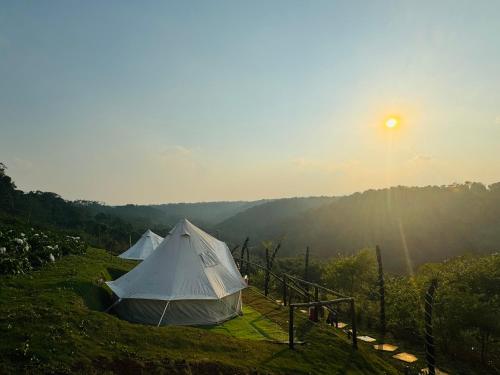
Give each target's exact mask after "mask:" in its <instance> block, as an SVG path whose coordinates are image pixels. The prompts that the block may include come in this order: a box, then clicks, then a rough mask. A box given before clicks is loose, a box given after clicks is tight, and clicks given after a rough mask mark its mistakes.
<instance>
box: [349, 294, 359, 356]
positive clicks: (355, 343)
mask: <svg viewBox="0 0 500 375" xmlns="http://www.w3.org/2000/svg"><path fill="white" fill-rule="evenodd" d="M351 327H352V347H353V348H354V349H357V348H358V333H357V331H356V310H355V307H354V298H352V299H351Z"/></svg>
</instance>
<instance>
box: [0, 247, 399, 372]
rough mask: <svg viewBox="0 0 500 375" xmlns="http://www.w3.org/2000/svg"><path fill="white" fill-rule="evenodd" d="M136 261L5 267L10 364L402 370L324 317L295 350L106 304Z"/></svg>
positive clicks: (1, 292)
mask: <svg viewBox="0 0 500 375" xmlns="http://www.w3.org/2000/svg"><path fill="white" fill-rule="evenodd" d="M133 265H134V264H133V263H132V262H128V261H124V260H121V259H119V258H116V257H113V256H111V255H109V253H107V252H105V251H104V250H97V249H89V250H88V253H87V254H86V255H69V256H67V257H64V258H62V259H61V260H59V261H58V262H56V263H54V264H49V265H46V266H44V267H43V268H41V269H40V270H38V271H35V272H32V273H31V274H27V275H22V276H1V277H0V337H2V339H1V340H0V368H1V369H2V373H6V374H10V373H11V374H19V373H41V372H42V373H62V374H64V373H68V374H69V373H85V374H89V373H99V374H100V373H120V374H127V373H130V374H137V373H158V374H161V373H179V374H191V373H197V374H247V373H293V374H307V373H311V372H315V373H325V374H337V373H338V374H396V373H397V372H396V370H395V369H394V368H393V367H392V366H391V365H390V364H388V363H386V362H385V361H383V360H382V359H381V358H380V357H378V356H377V355H375V354H374V353H373V352H371V351H369V350H368V349H364V348H361V349H360V350H358V351H354V350H353V349H352V348H351V346H350V344H349V343H348V342H347V340H346V339H345V338H343V337H339V336H336V335H335V334H334V333H333V332H332V331H331V330H328V331H327V329H326V328H324V327H321V326H315V327H313V328H312V329H311V330H310V332H309V333H308V342H309V344H307V345H304V346H299V347H298V348H297V350H295V351H290V350H289V349H288V348H287V346H285V345H282V344H277V343H272V342H267V341H257V340H253V339H249V338H247V339H243V338H237V337H233V336H231V335H228V334H224V333H221V332H218V331H217V330H207V329H204V328H195V327H160V328H157V327H152V326H144V325H139V324H132V323H129V322H126V321H123V320H120V319H119V318H117V317H116V316H114V315H111V314H107V313H104V312H102V311H103V310H104V309H105V308H106V307H108V306H109V304H110V295H109V291H108V290H107V289H106V288H105V287H104V286H103V281H104V280H109V279H112V278H116V277H118V276H119V275H120V274H122V273H123V272H126V271H127V270H129V269H130V268H131V267H133ZM244 304H246V305H247V306H249V307H251V308H252V309H253V310H254V311H255V312H257V313H260V314H263V315H266V316H270V317H272V319H273V321H274V322H275V323H276V324H278V325H282V326H283V327H286V319H287V316H286V310H284V309H283V310H280V309H279V307H278V306H277V305H276V304H274V303H272V302H270V301H268V300H266V299H264V298H263V297H260V295H259V294H257V293H252V291H251V290H247V291H246V292H245V295H244Z"/></svg>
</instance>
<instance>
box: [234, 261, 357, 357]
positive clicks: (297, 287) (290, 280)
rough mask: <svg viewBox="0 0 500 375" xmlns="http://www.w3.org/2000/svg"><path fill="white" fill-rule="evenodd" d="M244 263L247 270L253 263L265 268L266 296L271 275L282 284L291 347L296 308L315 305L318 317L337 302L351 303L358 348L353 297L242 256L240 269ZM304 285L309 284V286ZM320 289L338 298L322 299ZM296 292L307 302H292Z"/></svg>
mask: <svg viewBox="0 0 500 375" xmlns="http://www.w3.org/2000/svg"><path fill="white" fill-rule="evenodd" d="M243 264H246V267H245V268H246V270H248V269H249V268H248V267H249V266H250V265H251V266H254V267H257V268H259V269H262V270H264V272H266V277H265V285H264V294H265V296H267V295H268V294H269V280H270V278H271V277H273V278H274V279H275V280H277V281H278V282H279V283H280V284H281V285H282V293H283V305H284V306H287V305H288V308H289V320H288V345H289V348H290V349H294V311H295V309H296V308H300V307H306V308H310V307H314V308H315V309H316V313H315V316H316V317H317V316H318V309H319V308H320V307H326V308H327V309H328V310H330V311H333V307H332V306H334V305H337V304H349V311H350V315H351V327H352V335H351V338H352V346H353V348H354V349H357V348H358V341H357V330H356V309H355V303H354V302H355V301H354V298H353V297H348V296H345V295H343V294H341V293H339V292H336V291H334V290H332V289H329V288H326V287H324V286H322V285H319V284H316V283H313V282H310V281H306V280H303V279H300V278H298V277H295V276H292V275H289V274H286V273H285V274H283V275H282V276H279V275H277V274H276V273H274V272H272V271H271V270H270V269H268V268H266V267H264V266H263V265H261V264H258V263H253V262H250V261H247V260H245V259H243V258H240V259H239V268H240V269H242V268H243ZM304 286H307V288H306V287H304ZM309 287H311V288H313V290H314V294H311V293H310V292H309ZM320 291H322V292H323V293H324V294H326V295H328V294H331V295H333V296H335V297H338V298H334V299H328V300H320V298H319V292H320ZM294 293H297V294H298V295H300V296H302V297H303V298H304V299H305V300H307V302H292V297H293V294H294Z"/></svg>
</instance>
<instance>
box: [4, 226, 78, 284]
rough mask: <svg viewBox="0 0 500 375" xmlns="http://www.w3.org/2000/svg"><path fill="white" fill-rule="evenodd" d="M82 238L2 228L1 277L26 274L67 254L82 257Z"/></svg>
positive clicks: (16, 228)
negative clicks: (80, 255)
mask: <svg viewBox="0 0 500 375" xmlns="http://www.w3.org/2000/svg"><path fill="white" fill-rule="evenodd" d="M86 248H87V245H86V243H85V242H84V241H82V240H81V239H80V237H74V236H69V235H65V234H60V233H55V232H50V231H41V230H36V229H34V228H28V229H21V228H19V227H0V274H13V275H16V274H23V273H26V272H29V271H31V270H33V269H35V268H38V267H41V266H43V265H44V264H46V263H50V262H55V261H56V260H57V259H59V258H61V257H62V256H64V255H68V254H83V253H85V250H86Z"/></svg>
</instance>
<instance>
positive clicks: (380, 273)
mask: <svg viewBox="0 0 500 375" xmlns="http://www.w3.org/2000/svg"><path fill="white" fill-rule="evenodd" d="M375 251H376V253H377V263H378V292H379V296H380V335H381V336H382V338H381V340H380V343H381V344H384V338H385V334H386V323H385V283H384V269H383V267H382V253H381V251H380V247H379V246H378V245H377V246H376V247H375Z"/></svg>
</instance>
